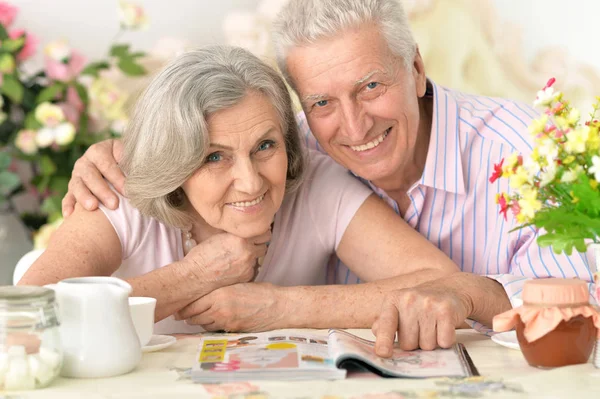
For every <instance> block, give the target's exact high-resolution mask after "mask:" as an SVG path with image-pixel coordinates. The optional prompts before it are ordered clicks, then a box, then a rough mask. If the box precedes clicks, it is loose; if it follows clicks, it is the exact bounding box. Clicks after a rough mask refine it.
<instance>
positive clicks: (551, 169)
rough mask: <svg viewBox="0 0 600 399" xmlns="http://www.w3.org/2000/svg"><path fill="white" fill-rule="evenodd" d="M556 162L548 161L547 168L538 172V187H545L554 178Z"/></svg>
mask: <svg viewBox="0 0 600 399" xmlns="http://www.w3.org/2000/svg"><path fill="white" fill-rule="evenodd" d="M556 169H557V168H556V162H554V161H553V160H548V166H546V167H545V168H544V170H542V171H541V172H540V176H539V177H540V187H544V186H546V185H547V184H548V183H550V182H551V181H552V180H554V178H555V177H556Z"/></svg>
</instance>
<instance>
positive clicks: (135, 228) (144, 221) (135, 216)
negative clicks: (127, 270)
mask: <svg viewBox="0 0 600 399" xmlns="http://www.w3.org/2000/svg"><path fill="white" fill-rule="evenodd" d="M111 188H112V189H113V192H114V193H115V194H116V195H117V197H119V207H118V208H117V209H115V210H112V209H109V208H107V207H105V206H104V205H102V204H100V210H102V212H104V215H106V217H107V218H108V221H109V222H110V223H111V224H112V226H113V228H114V229H115V232H116V233H117V236H119V241H121V253H122V260H125V259H128V258H130V257H131V255H132V254H133V253H134V252H135V250H136V249H137V248H138V246H139V245H140V242H141V239H142V235H143V232H145V231H146V230H147V228H148V222H149V220H148V218H146V217H144V216H143V215H142V214H141V213H140V212H139V211H138V210H137V209H136V208H134V207H133V206H132V205H131V203H130V202H129V200H128V199H127V198H125V197H123V196H122V195H121V194H119V193H118V192H117V191H116V190H115V189H114V188H113V187H112V186H111Z"/></svg>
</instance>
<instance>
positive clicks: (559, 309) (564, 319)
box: [494, 278, 600, 368]
mask: <svg viewBox="0 0 600 399" xmlns="http://www.w3.org/2000/svg"><path fill="white" fill-rule="evenodd" d="M522 298H523V306H521V307H518V308H514V309H512V310H509V311H508V312H505V313H502V314H500V315H497V316H495V317H494V331H499V332H500V331H508V330H510V329H512V328H516V330H517V339H518V341H519V346H520V347H521V351H522V352H523V356H524V357H525V359H526V360H527V362H528V363H529V364H530V365H531V366H534V367H540V368H553V367H561V366H568V365H572V364H581V363H586V362H587V361H588V359H589V357H590V355H591V353H592V351H593V349H594V344H595V343H596V340H597V337H598V329H599V328H600V315H599V314H598V312H597V311H596V309H594V308H593V307H592V306H591V305H590V303H589V299H588V298H589V290H588V283H587V282H585V281H583V280H579V279H561V278H548V279H537V280H530V281H527V282H526V283H525V285H524V287H523V294H522Z"/></svg>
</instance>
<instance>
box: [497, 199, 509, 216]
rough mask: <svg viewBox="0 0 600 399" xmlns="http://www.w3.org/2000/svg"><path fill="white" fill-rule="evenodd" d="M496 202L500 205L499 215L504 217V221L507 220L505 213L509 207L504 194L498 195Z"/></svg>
mask: <svg viewBox="0 0 600 399" xmlns="http://www.w3.org/2000/svg"><path fill="white" fill-rule="evenodd" d="M496 202H497V203H498V205H500V212H498V213H499V214H500V215H504V220H507V216H506V212H508V210H509V209H510V205H509V204H508V201H507V197H506V194H504V193H502V194H499V195H498V197H497V198H496Z"/></svg>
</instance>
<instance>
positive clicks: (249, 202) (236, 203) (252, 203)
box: [231, 194, 265, 208]
mask: <svg viewBox="0 0 600 399" xmlns="http://www.w3.org/2000/svg"><path fill="white" fill-rule="evenodd" d="M263 198H265V195H264V194H263V195H261V196H260V197H258V198H257V199H255V200H253V201H246V202H231V205H233V206H237V207H239V208H244V207H247V206H254V205H256V204H258V203H259V202H260V201H262V200H263Z"/></svg>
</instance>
